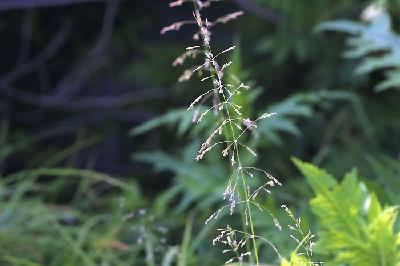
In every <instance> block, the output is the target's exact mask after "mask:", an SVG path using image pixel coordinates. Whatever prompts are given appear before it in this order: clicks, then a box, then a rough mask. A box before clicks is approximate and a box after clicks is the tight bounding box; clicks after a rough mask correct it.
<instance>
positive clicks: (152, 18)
mask: <svg viewBox="0 0 400 266" xmlns="http://www.w3.org/2000/svg"><path fill="white" fill-rule="evenodd" d="M369 4H371V3H369V2H367V1H361V0H360V1H357V0H354V1H348V0H324V1H321V0H310V1H298V0H232V1H222V2H217V3H215V4H213V5H212V6H211V7H210V8H208V9H207V10H206V11H205V14H206V16H207V17H209V18H210V19H215V18H217V17H219V16H221V15H225V14H227V13H230V12H234V11H237V10H243V11H244V12H245V14H244V15H243V16H241V17H240V18H238V19H237V20H235V21H232V22H230V23H228V24H221V25H218V26H216V27H215V28H214V29H213V34H212V42H213V47H214V48H215V50H223V49H226V48H227V47H229V46H231V45H236V50H235V52H234V53H233V54H232V57H231V59H232V60H233V61H234V62H235V65H233V66H232V68H230V70H229V71H231V73H232V74H234V75H236V76H238V77H240V79H241V80H242V81H245V82H246V83H248V84H251V85H252V91H251V92H250V93H249V94H248V95H246V96H244V97H243V98H242V99H241V101H242V104H243V105H244V107H245V109H246V114H248V115H249V117H254V116H255V115H256V114H261V113H264V112H277V113H278V116H276V117H274V118H273V119H271V120H267V121H266V122H263V123H262V124H261V125H260V126H259V128H258V129H257V134H255V135H254V136H253V138H252V140H251V143H252V144H253V145H254V146H255V147H256V148H257V150H258V151H259V153H260V154H259V156H258V158H257V160H255V159H251V158H246V159H245V160H248V161H251V160H252V162H253V163H254V164H255V165H258V166H260V167H261V168H263V169H265V170H267V171H268V172H270V173H271V174H273V175H274V176H275V177H277V178H278V179H280V180H281V181H282V182H283V183H284V187H283V188H281V189H279V190H277V191H275V192H274V194H273V196H269V197H266V198H265V201H263V204H265V206H268V208H270V209H271V210H274V211H277V209H279V206H280V204H282V203H285V204H287V205H288V206H291V207H293V209H295V210H296V213H297V215H299V216H302V217H303V220H304V221H305V223H306V224H307V225H308V226H310V227H311V228H318V223H317V221H316V218H315V217H314V216H313V215H312V214H311V211H310V206H309V200H310V198H312V197H313V193H312V190H311V188H310V186H309V184H308V183H307V182H306V180H305V179H304V178H303V177H302V176H301V175H300V173H299V172H298V171H297V170H296V168H295V166H294V165H293V163H292V161H291V157H293V156H294V157H298V158H301V159H302V160H304V161H308V162H312V163H313V164H315V165H317V166H319V167H322V168H325V169H327V171H329V172H330V173H332V175H334V176H336V177H338V179H339V180H340V179H341V178H340V177H341V176H343V174H344V173H346V172H348V171H349V170H351V169H352V168H353V167H356V168H357V169H358V171H359V173H360V176H361V178H362V180H363V182H364V183H365V184H367V186H368V187H369V188H370V189H371V190H373V191H375V193H376V194H377V195H378V197H379V199H380V200H381V201H382V202H383V204H388V205H395V204H398V203H399V200H400V198H399V196H398V195H399V185H400V179H399V178H400V165H399V150H400V134H399V133H400V119H399V114H400V106H399V100H400V97H399V95H400V94H399V91H398V89H397V87H396V86H398V85H399V84H397V85H396V84H395V86H393V87H391V88H388V89H385V90H383V91H380V92H377V90H376V89H374V88H376V86H377V84H380V82H382V81H384V80H385V79H386V78H387V77H386V76H385V74H386V73H385V71H386V70H388V69H393V67H394V68H396V64H392V65H390V64H389V65H384V67H383V68H380V69H377V70H375V69H374V67H376V68H378V67H377V66H376V65H375V66H372V70H374V71H371V72H368V71H367V72H368V73H365V74H360V73H358V72H359V71H358V68H359V66H360V62H363V60H364V59H365V58H364V57H361V58H350V59H349V58H344V57H342V55H343V52H344V51H345V50H346V49H347V48H346V47H347V46H346V42H348V37H349V36H350V35H348V34H345V33H337V32H332V31H318V30H317V26H318V25H320V24H321V23H322V22H325V21H330V20H337V19H349V20H353V21H355V22H357V23H363V24H365V25H368V23H370V22H368V21H365V20H364V21H363V20H362V19H361V17H360V16H361V14H362V12H363V10H365V8H366V7H367V6H368V5H369ZM386 6H387V10H388V13H389V14H390V18H391V21H392V22H393V26H392V27H390V30H393V31H394V32H396V31H398V29H399V28H398V25H399V24H398V22H399V20H400V6H399V4H398V3H397V1H392V2H391V1H388V2H386ZM191 8H192V6H191V5H190V4H189V5H185V6H183V7H180V8H169V7H168V1H166V0H165V1H159V0H143V1H140V0H130V1H93V0H92V1H77V0H37V1H29V0H3V1H0V13H1V18H0V36H1V40H2V41H1V42H0V54H1V57H0V58H1V63H0V119H1V120H0V121H1V124H0V176H1V179H0V246H1V248H0V264H1V265H31V266H37V265H221V264H223V263H224V261H226V257H225V256H224V255H221V253H220V251H221V250H220V248H218V247H217V246H213V245H212V243H211V239H212V238H213V236H215V229H216V228H217V227H218V226H219V225H218V224H219V223H221V224H224V223H235V222H237V219H236V220H235V219H234V218H235V217H230V216H229V215H227V216H223V217H222V218H221V219H220V220H218V221H215V223H214V224H212V225H208V226H205V225H204V221H205V220H206V219H207V217H208V216H209V215H210V214H211V213H212V212H213V211H215V210H216V209H218V206H220V204H222V203H221V193H222V192H223V190H224V186H225V185H226V177H227V176H229V167H228V166H227V164H226V162H225V161H224V159H223V158H219V156H218V155H217V154H215V155H213V154H211V155H209V157H207V158H206V159H205V161H204V162H201V163H196V162H195V160H194V157H195V155H196V152H197V148H198V146H199V144H200V143H201V142H200V141H201V140H202V139H204V137H205V136H206V133H207V130H208V129H209V128H208V125H210V124H207V121H206V122H205V123H204V125H200V126H193V125H192V124H191V115H192V114H190V113H188V112H186V111H185V109H186V108H187V107H188V105H189V104H190V102H191V101H192V100H193V99H194V98H195V97H196V96H197V95H198V94H199V93H200V92H201V91H202V90H204V87H202V86H203V85H202V84H201V83H200V82H199V81H198V80H197V81H196V79H194V80H193V81H189V82H178V81H177V80H178V78H179V76H180V75H181V73H182V72H183V71H184V70H185V69H186V68H188V67H190V66H191V63H190V62H188V63H186V65H185V66H186V67H185V66H177V67H173V66H172V62H173V61H174V59H175V58H176V57H177V56H178V55H180V54H181V53H182V52H183V51H184V49H185V47H187V46H192V45H194V44H196V43H195V41H194V40H193V39H192V35H193V32H194V31H195V28H194V25H189V26H185V27H183V28H182V29H181V30H180V31H178V32H170V33H168V34H165V35H161V34H160V30H161V28H162V27H164V26H167V25H169V24H171V23H173V22H175V21H180V20H186V19H191V18H192V13H191V12H192V11H191ZM380 27H381V28H380ZM380 27H379V25H378V29H383V30H384V25H380ZM395 36H397V35H395ZM383 39H384V40H385V38H383ZM384 48H385V49H386V48H387V47H384ZM397 49H399V48H397ZM383 54H384V52H382V51H375V52H374V53H373V55H374V56H378V57H379V56H382V55H383ZM197 60H198V58H197ZM397 66H398V64H397ZM370 67H371V66H370ZM395 75H396V73H395ZM398 76H400V75H399V74H398V73H397V77H398ZM397 79H398V78H397ZM149 121H150V122H149ZM236 218H237V217H236ZM282 219H285V218H282ZM256 223H257V227H258V228H259V229H260V231H261V232H262V233H263V235H268V236H269V238H271V239H272V240H273V241H275V243H278V246H281V247H282V250H283V251H282V252H283V253H284V254H289V253H290V251H291V250H292V248H293V247H295V246H296V243H293V241H292V240H291V239H290V237H288V235H287V234H282V233H279V232H277V230H276V228H275V227H274V226H273V221H271V219H269V218H268V217H263V216H262V215H261V214H260V217H259V219H256ZM263 257H264V259H265V260H270V261H274V259H273V258H271V257H270V255H268V254H267V253H266V255H264V256H263Z"/></svg>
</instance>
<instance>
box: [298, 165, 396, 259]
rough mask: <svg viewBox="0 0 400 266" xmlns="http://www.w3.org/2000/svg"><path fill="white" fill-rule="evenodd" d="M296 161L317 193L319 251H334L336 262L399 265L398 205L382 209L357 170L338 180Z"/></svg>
mask: <svg viewBox="0 0 400 266" xmlns="http://www.w3.org/2000/svg"><path fill="white" fill-rule="evenodd" d="M293 161H294V163H295V164H296V166H297V168H298V169H299V170H300V171H301V172H302V174H303V175H304V176H305V177H306V179H307V181H308V182H309V183H310V185H311V187H312V188H313V190H314V193H315V195H316V196H315V197H314V198H313V199H312V200H311V202H310V203H311V207H312V211H313V212H314V214H315V215H316V216H317V218H318V221H319V224H320V228H321V229H320V232H319V233H318V234H317V235H318V236H319V237H320V240H319V241H318V243H317V249H318V251H319V252H322V253H330V254H333V255H334V262H335V263H336V264H339V263H345V264H346V265H351V266H365V265H369V266H384V265H385V266H386V265H387V266H389V265H399V263H400V255H399V254H400V244H399V242H398V236H397V235H396V234H395V233H394V222H395V221H396V218H397V207H396V206H391V207H386V208H382V206H381V204H380V203H379V201H378V198H377V197H376V196H375V194H374V193H371V192H370V191H368V190H367V188H366V186H365V185H364V184H363V183H361V182H359V178H358V173H357V171H356V170H355V169H354V170H352V171H350V172H349V173H347V174H346V175H345V177H344V179H343V181H342V182H341V183H338V182H337V181H336V180H335V179H334V178H333V177H332V176H330V175H329V174H328V173H327V172H326V171H324V170H321V169H319V168H318V167H316V166H314V165H312V164H309V163H305V162H302V161H300V160H298V159H293Z"/></svg>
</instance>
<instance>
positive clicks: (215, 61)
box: [161, 0, 313, 265]
mask: <svg viewBox="0 0 400 266" xmlns="http://www.w3.org/2000/svg"><path fill="white" fill-rule="evenodd" d="M184 2H192V3H193V17H194V20H187V21H181V22H176V23H173V24H172V25H170V26H167V27H165V28H163V29H162V30H161V33H162V34H164V33H166V32H168V31H172V30H180V29H181V27H182V26H184V25H188V24H195V25H196V26H197V30H196V32H195V34H194V36H193V39H194V40H196V41H197V44H196V45H193V46H190V47H187V48H186V52H185V53H183V54H182V55H181V56H179V57H178V58H177V59H176V60H175V61H174V63H173V65H181V64H184V62H185V60H186V59H187V58H190V57H196V56H199V55H201V56H202V58H203V62H202V64H200V65H195V66H192V67H190V68H189V69H187V70H186V71H184V73H183V75H182V76H181V77H180V78H179V79H178V80H179V81H181V82H182V81H187V80H189V79H191V78H192V76H193V75H195V74H198V76H199V77H200V80H201V82H202V84H204V92H200V94H199V96H197V97H196V98H195V99H194V100H193V101H192V102H191V103H190V104H189V107H188V108H187V109H188V110H189V111H192V112H193V119H192V122H193V123H194V124H198V123H200V122H201V121H202V120H203V118H204V117H206V116H209V115H214V116H216V117H217V118H218V119H217V121H218V122H217V124H216V125H215V126H214V128H213V129H211V130H210V131H211V133H210V134H209V135H208V136H207V137H206V139H205V140H204V141H203V143H202V144H201V145H200V148H199V150H198V154H197V156H196V158H195V159H196V160H197V161H201V160H202V159H203V158H204V157H205V156H206V155H207V153H209V152H212V151H215V152H220V153H221V156H223V157H224V158H226V162H227V164H229V167H230V169H231V175H230V176H229V177H228V178H227V185H226V188H225V191H224V192H223V193H222V197H223V200H224V201H226V204H225V205H224V206H223V207H221V208H219V209H218V210H217V211H215V212H214V213H212V214H211V215H210V216H209V218H208V219H207V220H206V221H205V223H206V224H207V223H208V222H209V221H211V220H212V219H217V218H218V217H219V215H220V213H221V212H228V213H229V214H230V215H233V214H234V213H235V212H238V213H239V214H240V216H241V217H242V223H243V224H242V228H241V229H236V228H233V227H231V226H230V225H226V227H225V228H221V229H218V232H219V234H218V236H217V237H215V238H214V239H213V244H214V245H215V244H216V243H220V244H222V245H223V246H224V250H223V253H228V254H231V256H230V259H229V260H227V261H226V264H229V263H231V262H234V261H238V262H240V263H242V262H243V261H245V260H249V261H250V262H254V263H255V264H256V265H260V263H261V256H260V252H259V245H260V244H265V245H266V246H269V247H270V250H272V252H274V253H275V254H276V256H277V257H278V258H279V259H280V260H281V259H283V257H282V255H281V254H280V252H279V251H278V248H277V247H276V246H275V245H274V244H273V243H272V242H271V241H270V240H269V239H268V238H267V237H265V236H261V235H258V234H257V232H256V228H255V222H254V219H255V218H254V211H256V210H257V211H261V212H264V213H266V214H268V215H269V216H271V219H273V221H274V224H275V226H276V228H277V230H279V231H280V230H282V226H281V224H280V222H279V221H278V219H277V218H276V217H275V215H274V214H273V213H272V212H270V211H269V210H268V209H267V208H266V207H264V206H263V205H262V204H260V203H259V202H258V201H257V197H258V195H259V194H260V193H261V192H266V193H271V190H272V188H273V187H275V186H282V184H281V182H279V181H278V179H276V178H275V177H273V176H272V175H271V174H269V173H268V172H267V171H265V170H263V169H260V168H257V167H255V166H253V165H251V164H246V163H245V162H244V161H243V160H242V156H243V154H244V153H249V154H250V155H251V156H253V157H257V152H256V151H255V150H254V149H253V148H252V147H250V145H249V144H248V140H249V138H250V137H251V136H250V135H251V134H249V133H252V132H253V131H255V130H256V129H257V123H258V122H259V121H261V120H264V119H268V118H270V117H271V116H274V115H276V113H274V112H272V113H264V114H262V115H260V116H258V117H256V118H254V119H250V118H249V117H245V116H244V115H243V113H245V112H243V109H244V108H243V106H242V105H240V104H239V103H237V102H236V101H235V97H237V95H239V94H242V93H246V92H247V91H248V90H250V86H248V85H246V84H245V83H242V82H241V81H240V80H239V79H238V77H229V78H226V77H225V75H226V69H227V68H229V67H230V66H231V65H232V64H233V63H234V62H232V61H225V62H223V58H224V57H226V56H225V54H228V53H230V52H232V51H233V50H234V49H235V46H230V47H228V48H226V49H224V50H222V51H221V52H215V51H214V47H213V46H212V41H211V35H212V28H213V27H214V26H216V25H217V24H220V23H227V22H229V21H231V20H234V19H236V18H237V17H239V16H241V15H242V14H243V12H241V11H238V12H234V13H230V14H227V15H224V16H222V17H219V18H217V19H216V20H214V21H210V20H208V19H207V18H205V17H204V16H203V14H202V12H203V11H204V9H205V8H206V7H208V6H210V4H211V3H212V2H215V1H201V0H193V1H192V0H190V1H185V0H180V1H174V2H172V3H170V7H176V6H180V5H182V4H184ZM228 80H229V81H228ZM204 106H206V107H204ZM257 177H261V179H262V180H263V181H262V184H261V186H256V184H257V183H258V181H256V179H257ZM282 207H283V208H284V209H285V211H286V212H287V213H288V214H289V216H290V217H291V218H293V221H294V226H290V227H289V228H290V229H291V230H293V231H296V232H297V233H300V235H301V236H302V238H301V239H298V238H296V237H294V236H292V238H294V239H295V240H296V242H298V244H299V246H298V248H297V249H296V251H297V250H299V249H300V247H302V248H304V250H306V252H305V254H306V255H307V258H308V260H309V261H311V260H310V257H311V254H312V253H311V246H310V245H309V243H310V242H311V239H312V237H313V235H311V234H310V233H308V234H305V233H303V231H302V228H301V226H300V223H301V220H300V219H298V218H295V217H294V215H293V214H292V213H291V211H290V210H289V209H288V208H287V207H286V206H284V205H283V206H282ZM237 210H238V211H237Z"/></svg>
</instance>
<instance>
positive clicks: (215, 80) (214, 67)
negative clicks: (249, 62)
mask: <svg viewBox="0 0 400 266" xmlns="http://www.w3.org/2000/svg"><path fill="white" fill-rule="evenodd" d="M193 4H194V8H195V12H196V13H195V16H200V11H199V7H198V5H197V3H196V1H193ZM196 19H200V20H201V19H202V18H201V17H198V18H196ZM201 30H202V26H201V27H200V31H201ZM203 37H204V36H203ZM203 43H204V47H205V49H206V52H207V53H208V54H209V55H211V57H209V56H207V57H208V60H210V65H211V68H212V71H211V78H212V81H213V86H214V91H215V92H214V93H216V94H217V95H218V96H217V97H216V98H217V100H218V102H221V101H220V99H219V98H220V96H219V95H220V94H221V95H222V98H223V102H222V103H223V105H224V108H225V109H226V115H227V117H228V121H229V122H228V124H229V127H230V131H231V134H232V139H233V143H234V152H233V156H234V157H236V159H237V162H238V165H239V172H240V177H241V179H242V184H243V191H244V195H245V199H246V210H247V211H248V214H249V223H250V230H251V238H252V243H253V247H254V257H255V260H256V265H257V266H258V265H259V256H258V249H257V243H256V235H255V230H254V223H253V218H252V214H251V206H250V200H249V194H248V191H247V184H246V178H245V175H244V174H243V167H242V163H241V160H240V156H239V149H238V144H237V139H236V136H235V129H234V127H233V125H232V124H233V122H232V118H231V114H230V111H229V106H228V101H227V97H226V96H225V92H224V91H223V90H222V93H219V92H218V91H219V88H218V86H223V82H222V80H221V75H219V71H220V70H219V69H218V64H216V62H215V58H214V57H213V54H212V50H211V47H210V45H209V44H208V42H206V41H204V42H203ZM215 84H217V85H218V86H217V85H215ZM235 153H236V154H235Z"/></svg>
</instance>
